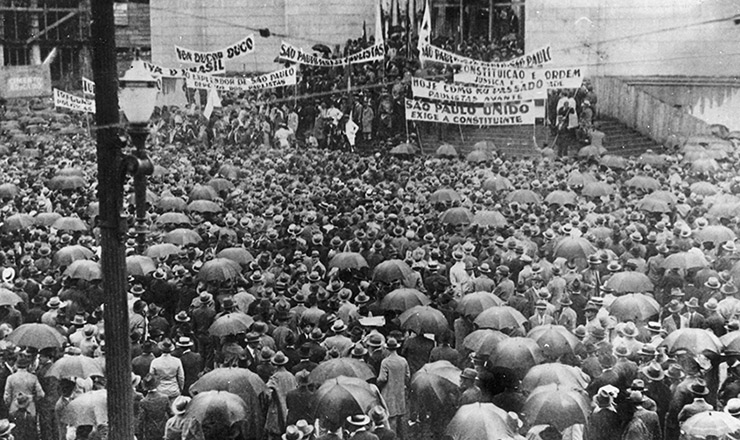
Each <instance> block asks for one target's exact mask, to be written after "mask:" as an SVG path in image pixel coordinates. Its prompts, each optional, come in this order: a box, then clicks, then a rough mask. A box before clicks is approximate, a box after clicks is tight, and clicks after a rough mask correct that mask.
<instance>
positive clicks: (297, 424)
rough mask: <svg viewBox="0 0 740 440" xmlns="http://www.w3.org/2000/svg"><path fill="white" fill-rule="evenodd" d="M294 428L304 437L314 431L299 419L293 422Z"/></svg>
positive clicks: (304, 421)
mask: <svg viewBox="0 0 740 440" xmlns="http://www.w3.org/2000/svg"><path fill="white" fill-rule="evenodd" d="M381 408H382V407H381ZM295 427H296V428H298V429H299V430H300V431H301V432H302V433H303V435H304V436H306V435H311V433H313V430H314V427H313V425H311V424H310V423H308V422H307V421H306V419H300V420H299V421H297V422H295Z"/></svg>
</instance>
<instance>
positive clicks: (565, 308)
mask: <svg viewBox="0 0 740 440" xmlns="http://www.w3.org/2000/svg"><path fill="white" fill-rule="evenodd" d="M558 303H559V304H560V313H559V314H558V322H557V324H558V325H562V326H563V327H565V328H566V329H568V331H570V332H573V331H574V330H575V328H576V325H577V321H578V315H576V311H575V310H573V309H572V308H571V307H570V306H571V305H573V301H571V299H570V295H568V294H564V295H563V296H561V297H560V300H559V302H558Z"/></svg>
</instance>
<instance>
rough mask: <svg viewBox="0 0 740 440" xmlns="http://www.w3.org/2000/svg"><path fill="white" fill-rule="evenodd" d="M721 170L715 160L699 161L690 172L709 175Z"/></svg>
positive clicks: (695, 162)
mask: <svg viewBox="0 0 740 440" xmlns="http://www.w3.org/2000/svg"><path fill="white" fill-rule="evenodd" d="M719 170H720V166H719V164H718V163H717V161H716V160H714V159H697V160H696V161H694V163H692V164H691V169H690V171H691V172H692V173H693V174H709V173H714V172H716V171H719Z"/></svg>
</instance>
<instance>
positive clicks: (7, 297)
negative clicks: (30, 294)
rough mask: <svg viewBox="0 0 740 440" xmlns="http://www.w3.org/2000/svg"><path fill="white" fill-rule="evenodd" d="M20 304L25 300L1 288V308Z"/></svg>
mask: <svg viewBox="0 0 740 440" xmlns="http://www.w3.org/2000/svg"><path fill="white" fill-rule="evenodd" d="M20 302H23V299H22V298H21V297H20V296H18V295H16V293H15V292H13V291H11V290H8V289H6V288H4V287H0V306H14V305H16V304H18V303H20Z"/></svg>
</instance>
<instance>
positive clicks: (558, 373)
mask: <svg viewBox="0 0 740 440" xmlns="http://www.w3.org/2000/svg"><path fill="white" fill-rule="evenodd" d="M589 382H590V379H589V377H588V375H586V374H585V373H584V372H583V371H581V369H580V368H577V367H573V366H571V365H565V364H561V363H548V364H540V365H535V366H534V367H532V368H530V370H529V371H528V372H527V375H526V376H524V379H523V380H522V390H524V391H528V392H531V391H533V390H534V389H535V388H537V387H539V386H542V385H550V384H557V385H559V388H560V389H566V390H567V389H576V390H585V389H586V386H588V383H589Z"/></svg>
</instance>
